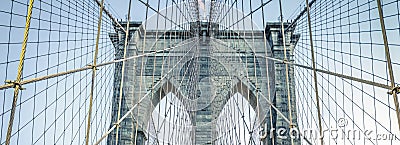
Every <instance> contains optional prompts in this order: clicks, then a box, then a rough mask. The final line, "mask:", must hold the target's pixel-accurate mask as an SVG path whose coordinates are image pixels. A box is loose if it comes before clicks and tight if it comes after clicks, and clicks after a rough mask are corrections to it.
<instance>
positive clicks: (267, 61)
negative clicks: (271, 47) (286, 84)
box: [261, 0, 275, 144]
mask: <svg viewBox="0 0 400 145" xmlns="http://www.w3.org/2000/svg"><path fill="white" fill-rule="evenodd" d="M261 3H264V0H261ZM261 13H262V18H263V19H262V24H263V25H262V26H263V29H264V31H263V38H264V51H265V57H268V50H267V37H266V35H267V34H265V33H266V32H265V28H264V27H266V26H265V20H264V7H262V8H261ZM265 61H266V62H265V65H266V66H265V68H266V75H267V93H268V101H270V102H271V84H270V82H269V81H270V80H269V61H270V60H268V59H265ZM268 110H269V123H270V125H271V128H272V126H273V122H272V108H271V105H269V107H268ZM264 130H265V131H264V134H265V135H267V132H268V130H267V127H266V128H264ZM266 137H267V136H262V137H261V139H265V138H266ZM270 139H271V143H272V144H275V140H274V137H272V136H271V137H270Z"/></svg>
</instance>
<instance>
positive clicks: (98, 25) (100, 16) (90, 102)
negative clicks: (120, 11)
mask: <svg viewBox="0 0 400 145" xmlns="http://www.w3.org/2000/svg"><path fill="white" fill-rule="evenodd" d="M103 4H104V0H101V4H100V15H99V20H98V24H97V37H96V48H95V52H94V57H93V65H92V66H91V67H92V70H93V72H92V85H91V88H90V98H89V111H88V119H87V128H86V139H85V140H86V145H89V134H90V118H91V117H92V106H93V92H94V83H95V80H96V69H97V54H98V52H99V39H100V28H101V20H102V16H103V9H104V5H103Z"/></svg>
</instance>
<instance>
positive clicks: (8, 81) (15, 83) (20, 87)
mask: <svg viewBox="0 0 400 145" xmlns="http://www.w3.org/2000/svg"><path fill="white" fill-rule="evenodd" d="M4 82H5V83H7V84H13V86H12V87H13V88H16V87H17V86H18V89H19V90H25V89H26V88H23V87H22V84H21V83H20V82H17V81H12V80H6V81H4Z"/></svg>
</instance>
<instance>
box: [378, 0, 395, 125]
mask: <svg viewBox="0 0 400 145" xmlns="http://www.w3.org/2000/svg"><path fill="white" fill-rule="evenodd" d="M376 3H377V5H378V12H379V19H380V20H381V29H382V37H383V43H384V45H385V54H386V61H387V66H388V69H389V70H388V71H389V77H390V85H391V87H392V90H390V92H389V94H391V95H393V99H394V105H395V107H396V115H397V123H398V125H399V130H400V113H399V100H398V98H397V93H399V87H396V85H395V82H394V75H393V68H392V60H391V59H390V52H389V45H388V41H387V35H386V28H385V21H384V18H383V11H382V5H381V1H380V0H376Z"/></svg>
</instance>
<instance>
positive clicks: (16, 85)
mask: <svg viewBox="0 0 400 145" xmlns="http://www.w3.org/2000/svg"><path fill="white" fill-rule="evenodd" d="M33 1H34V0H30V1H29V5H28V13H27V15H26V23H25V32H24V40H23V42H22V50H21V54H20V57H19V65H18V73H17V78H16V80H15V81H7V83H12V84H13V86H14V98H13V103H12V106H11V113H10V121H9V122H8V128H7V137H6V145H9V144H10V139H11V132H12V126H13V123H14V115H15V108H16V107H17V101H18V94H19V90H22V89H23V88H22V86H21V84H20V82H21V77H22V70H23V67H24V59H25V52H26V44H27V42H28V34H29V27H30V25H31V15H32V8H33Z"/></svg>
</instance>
